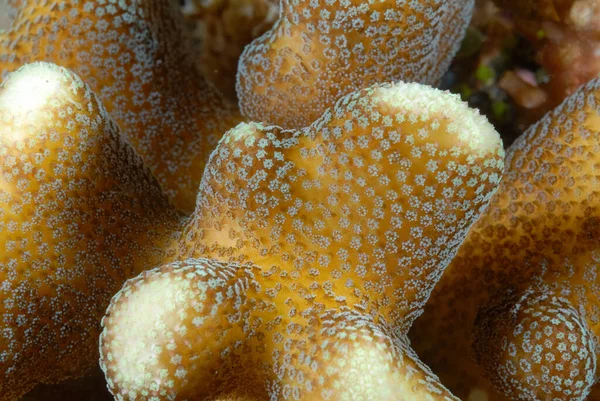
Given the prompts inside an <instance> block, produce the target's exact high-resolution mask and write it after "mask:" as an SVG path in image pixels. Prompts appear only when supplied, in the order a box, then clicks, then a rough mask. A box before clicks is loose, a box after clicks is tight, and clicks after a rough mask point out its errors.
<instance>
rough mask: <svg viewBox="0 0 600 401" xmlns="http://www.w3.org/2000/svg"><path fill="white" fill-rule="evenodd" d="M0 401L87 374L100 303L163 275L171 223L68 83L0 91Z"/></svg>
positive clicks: (10, 79)
mask: <svg viewBox="0 0 600 401" xmlns="http://www.w3.org/2000/svg"><path fill="white" fill-rule="evenodd" d="M0 166H1V172H2V174H1V175H0V200H1V203H2V208H1V210H0V244H2V252H0V316H1V319H0V400H3V401H4V400H14V399H16V397H18V396H19V395H21V394H23V393H24V392H25V391H27V390H28V389H30V388H31V387H32V386H33V385H34V384H35V383H36V382H53V381H57V380H62V379H64V378H66V377H69V376H80V375H82V374H84V373H85V372H86V370H87V369H89V368H90V367H91V366H93V364H94V363H95V360H94V358H95V357H96V356H97V354H98V351H97V335H98V334H99V332H100V326H99V321H100V318H101V317H102V316H103V314H104V311H105V309H106V307H107V305H108V303H109V301H110V297H111V296H112V295H114V293H115V292H116V291H117V290H118V289H119V288H120V287H121V286H122V285H123V282H124V281H125V280H126V279H127V278H130V277H133V276H135V275H136V274H138V273H139V272H141V271H143V270H145V269H148V268H152V267H154V266H157V265H161V264H162V263H165V258H166V257H167V256H168V249H169V244H171V243H173V242H174V241H177V235H178V233H179V223H180V220H181V217H180V216H179V215H178V214H177V212H175V209H174V207H173V206H172V205H171V204H170V203H169V201H168V200H167V199H166V198H165V197H164V195H162V193H161V190H160V186H159V184H158V183H157V182H156V180H155V179H154V177H152V175H151V174H150V172H149V171H147V170H146V169H145V168H144V166H143V165H142V161H141V159H140V158H139V157H138V156H137V155H136V154H135V153H134V152H133V150H132V149H131V148H130V146H129V145H128V144H127V143H126V142H125V140H124V139H123V138H122V136H121V135H120V132H119V130H118V127H117V126H116V124H115V123H114V122H113V121H112V120H111V119H110V118H109V116H108V113H107V112H106V110H105V109H104V108H103V106H102V105H101V104H100V102H99V100H98V98H97V97H96V96H95V95H94V94H93V93H92V92H91V91H90V89H89V88H88V87H87V86H86V85H85V84H84V83H83V82H82V81H81V80H80V79H79V78H78V77H77V76H76V75H74V74H73V73H71V72H69V71H68V70H65V69H63V68H58V67H56V66H54V65H51V64H45V63H35V64H31V65H27V66H24V67H22V68H21V69H19V70H18V71H17V72H14V73H12V74H9V75H8V76H7V77H6V79H5V80H4V81H3V82H2V84H1V85H0Z"/></svg>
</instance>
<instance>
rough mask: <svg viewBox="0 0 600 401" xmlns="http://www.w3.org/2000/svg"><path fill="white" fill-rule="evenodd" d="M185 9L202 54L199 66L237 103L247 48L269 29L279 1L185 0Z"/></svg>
mask: <svg viewBox="0 0 600 401" xmlns="http://www.w3.org/2000/svg"><path fill="white" fill-rule="evenodd" d="M183 3H184V4H183V6H182V10H183V13H184V15H185V17H186V20H187V21H188V26H189V29H190V30H191V31H192V36H193V38H194V42H195V46H196V49H197V51H198V52H199V53H200V55H199V56H198V66H199V67H200V69H201V70H202V73H203V74H204V76H205V77H206V79H208V80H209V81H210V82H211V83H212V84H213V85H215V86H216V87H217V88H219V89H220V90H221V92H223V93H224V94H225V95H226V96H227V97H228V98H229V99H231V100H237V95H236V93H235V75H236V73H237V67H238V60H239V58H240V55H241V54H242V51H243V50H244V47H245V46H246V45H248V44H249V43H250V42H252V41H253V40H254V39H256V38H257V37H259V36H260V35H262V34H263V33H264V32H265V31H267V30H268V29H270V28H271V27H272V26H273V24H274V23H275V21H276V20H277V18H278V16H279V0H210V1H206V0H202V1H201V0H186V1H184V2H183Z"/></svg>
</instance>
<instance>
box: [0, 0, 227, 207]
mask: <svg viewBox="0 0 600 401" xmlns="http://www.w3.org/2000/svg"><path fill="white" fill-rule="evenodd" d="M182 25H183V19H182V17H181V15H180V11H179V9H178V6H177V4H175V3H174V2H172V1H170V0H142V1H137V0H120V1H102V0H97V1H77V0H68V1H63V0H52V1H45V2H40V1H37V0H21V1H20V7H19V9H18V14H17V16H16V19H15V21H14V22H13V25H12V27H11V29H10V30H8V31H7V32H4V33H0V75H1V76H6V74H7V73H8V72H10V71H14V70H16V69H17V68H18V67H20V66H21V65H22V64H25V63H28V62H31V61H49V62H53V63H56V64H58V65H61V66H64V67H66V68H70V69H72V70H73V71H74V72H76V73H77V74H78V75H79V76H80V77H81V78H82V79H83V80H84V81H85V82H86V84H88V85H89V86H90V87H91V89H92V90H93V91H94V92H96V93H97V95H98V96H99V97H100V99H101V100H102V102H103V103H104V105H105V106H106V108H107V110H108V111H109V113H110V114H111V117H112V118H114V119H115V120H116V122H117V123H118V124H119V127H120V128H121V129H122V130H123V133H124V134H125V136H126V138H127V140H128V141H129V142H130V143H131V145H132V146H133V148H134V149H135V150H136V152H137V153H138V154H140V155H141V157H142V159H143V160H144V164H146V166H148V168H149V169H150V170H151V171H152V173H153V174H154V175H155V176H156V177H157V179H158V181H159V183H160V184H161V186H162V187H163V189H164V190H165V192H166V193H167V195H168V196H169V198H170V199H171V200H172V201H173V202H174V203H175V204H176V206H178V207H179V208H180V209H181V210H184V211H187V212H191V211H192V210H193V208H194V202H195V198H196V193H197V190H198V186H199V183H200V178H201V177H202V171H203V168H204V165H205V163H206V160H207V159H208V156H209V154H210V152H211V151H212V150H213V148H214V146H215V145H216V143H217V142H218V139H219V138H220V137H221V135H222V134H223V133H224V132H225V131H226V130H227V129H229V128H231V127H232V126H234V125H235V124H236V123H237V122H238V121H239V117H238V115H237V112H236V111H235V110H234V109H233V108H231V106H229V105H228V104H226V103H225V102H224V101H223V100H222V99H221V98H220V96H219V95H218V94H217V93H216V92H215V90H213V89H211V88H210V87H209V86H208V85H207V84H206V83H205V81H204V79H203V78H202V77H201V75H200V73H199V72H198V71H197V70H196V67H195V63H194V58H193V56H192V55H191V54H190V52H189V48H188V46H189V40H188V38H187V37H186V36H185V35H184V31H183V27H182Z"/></svg>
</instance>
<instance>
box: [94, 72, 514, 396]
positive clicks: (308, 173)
mask: <svg viewBox="0 0 600 401" xmlns="http://www.w3.org/2000/svg"><path fill="white" fill-rule="evenodd" d="M503 156H504V153H503V150H502V145H501V141H500V139H499V137H498V134H497V133H496V132H495V131H494V130H493V128H492V127H491V125H490V124H489V123H488V122H487V121H486V120H485V118H484V117H482V116H480V115H479V114H477V113H476V112H474V111H472V110H470V109H469V108H468V107H467V106H466V104H464V103H462V102H461V101H460V100H459V99H458V98H457V97H455V96H454V95H450V94H447V93H444V92H440V91H437V90H435V89H431V88H428V87H424V86H421V85H417V84H404V83H402V84H396V85H376V86H373V87H371V88H369V89H365V90H362V91H358V92H355V93H352V94H350V95H347V96H345V97H343V98H342V99H341V100H339V101H338V102H337V104H336V106H335V107H334V108H332V109H330V110H327V111H326V112H325V113H324V115H323V116H322V117H321V118H319V119H318V120H317V121H315V122H314V123H313V124H312V125H311V126H309V127H307V128H304V129H301V130H298V131H292V130H283V129H281V128H279V127H275V126H264V125H262V124H258V123H242V124H240V125H238V126H237V127H236V128H235V129H233V130H231V131H229V132H228V133H227V134H226V135H225V136H224V137H223V139H222V140H221V142H220V143H219V146H218V147H217V148H216V150H215V152H213V154H212V156H211V159H210V161H209V163H208V165H207V168H206V170H205V175H204V177H203V179H202V183H201V188H200V195H199V196H198V204H197V209H196V211H195V213H194V215H193V217H192V218H191V219H190V221H189V222H188V224H187V226H186V228H185V230H184V233H183V234H182V236H181V241H180V244H179V248H178V249H179V252H178V253H179V259H180V260H181V261H183V262H177V263H175V264H169V265H166V266H164V267H162V268H159V269H156V270H153V271H151V272H146V273H144V274H142V275H141V276H139V277H138V278H136V279H133V280H131V281H129V282H128V283H127V284H126V285H125V286H124V288H123V289H122V290H121V291H120V292H119V293H118V294H117V295H116V296H115V297H114V298H113V301H112V302H111V306H110V307H109V309H108V311H107V315H106V317H105V318H104V320H103V325H104V330H103V332H102V335H101V354H102V358H101V366H102V368H103V369H104V370H105V372H106V375H107V381H108V385H109V389H110V390H111V392H112V393H113V394H114V395H115V396H116V398H117V399H119V400H142V399H153V400H157V401H158V400H174V399H181V400H183V399H195V400H202V399H213V398H214V397H219V396H226V395H228V396H233V397H234V398H235V397H249V398H250V399H272V400H276V399H302V400H395V399H397V398H398V394H402V395H403V396H405V397H406V398H407V399H411V400H449V399H455V398H454V397H453V396H452V394H450V393H449V392H448V391H447V390H446V389H445V388H444V387H443V386H441V385H440V384H439V382H438V380H437V378H436V377H435V376H434V375H432V374H431V372H430V371H429V369H428V368H426V367H425V366H424V365H423V364H422V363H421V362H420V361H419V360H418V358H417V357H416V355H415V354H414V352H412V351H411V349H410V347H409V343H408V341H407V340H406V333H407V331H408V328H409V327H410V325H411V323H412V321H413V320H414V319H415V318H416V316H418V314H419V313H420V311H421V309H422V307H423V305H424V303H425V301H426V300H427V298H428V296H429V293H430V291H431V289H432V287H433V285H434V284H435V282H436V281H437V280H438V278H439V276H440V275H441V273H442V271H443V270H444V268H445V266H446V265H447V264H448V263H449V261H450V260H451V258H452V257H453V256H454V254H455V252H456V249H457V247H458V245H459V244H460V243H461V241H462V239H463V238H464V236H465V235H466V233H467V231H468V229H469V227H470V226H471V224H472V223H473V222H474V221H475V220H476V219H477V217H478V215H479V214H480V212H481V211H482V210H483V209H484V208H485V207H486V206H487V204H488V201H489V199H490V198H491V196H492V194H493V193H494V191H495V189H496V187H497V184H498V182H499V180H500V175H501V172H502V168H503ZM205 257H210V258H213V260H210V259H203V258H205ZM188 258H189V259H188ZM198 258H199V259H198ZM215 260H218V261H219V262H216V261H215Z"/></svg>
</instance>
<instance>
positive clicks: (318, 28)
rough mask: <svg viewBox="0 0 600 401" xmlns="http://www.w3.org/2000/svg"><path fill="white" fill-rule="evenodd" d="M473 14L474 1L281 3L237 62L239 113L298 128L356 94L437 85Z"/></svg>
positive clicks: (286, 0)
mask: <svg viewBox="0 0 600 401" xmlns="http://www.w3.org/2000/svg"><path fill="white" fill-rule="evenodd" d="M472 12H473V1H472V0H450V1H436V0H426V1H422V2H404V1H396V0H383V1H381V0H380V1H368V2H367V1H348V0H340V1H321V2H319V1H308V0H306V1H290V0H285V1H282V2H281V12H280V16H279V19H278V20H277V22H276V23H275V25H274V26H273V27H272V28H271V29H270V30H269V31H267V32H266V33H265V34H264V35H262V36H261V37H259V38H257V39H255V40H254V41H253V42H252V43H250V44H249V45H248V46H246V47H245V49H244V52H243V53H242V55H241V58H240V61H239V69H238V73H237V86H236V88H237V94H238V97H239V104H240V109H241V111H242V113H243V114H244V115H245V116H247V117H248V118H250V119H251V120H255V121H267V122H269V123H270V124H276V125H279V126H282V127H283V128H303V127H305V126H307V125H309V124H311V123H312V122H313V121H314V120H316V119H317V118H318V117H320V115H321V113H322V112H323V110H325V109H326V108H327V107H330V106H331V105H333V104H334V103H335V101H336V100H337V99H339V98H340V97H341V96H343V95H346V94H348V93H350V92H352V91H353V90H356V89H360V88H364V87H367V86H369V85H372V84H375V83H381V82H391V81H399V80H403V81H409V82H419V83H422V84H428V85H435V84H437V83H438V81H439V80H440V78H441V77H442V75H443V74H444V73H445V72H446V70H447V69H448V66H449V65H450V62H451V60H452V57H453V56H454V54H455V53H456V51H457V50H458V48H459V46H460V41H461V39H462V37H463V36H464V33H465V29H466V27H467V25H468V23H469V19H470V18H471V14H472ZM289 105H294V107H293V108H290V107H289Z"/></svg>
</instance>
